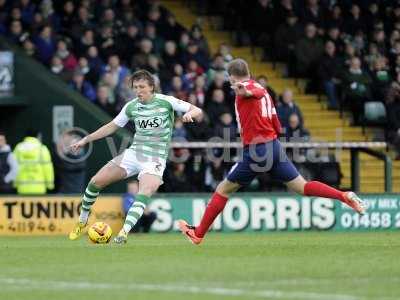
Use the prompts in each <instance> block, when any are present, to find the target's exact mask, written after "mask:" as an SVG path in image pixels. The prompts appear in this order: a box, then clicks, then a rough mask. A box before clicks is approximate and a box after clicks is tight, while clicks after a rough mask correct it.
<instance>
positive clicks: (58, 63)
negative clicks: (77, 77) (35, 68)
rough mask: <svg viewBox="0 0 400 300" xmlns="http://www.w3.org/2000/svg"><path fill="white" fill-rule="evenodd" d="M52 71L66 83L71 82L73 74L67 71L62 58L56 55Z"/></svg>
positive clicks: (52, 62)
mask: <svg viewBox="0 0 400 300" xmlns="http://www.w3.org/2000/svg"><path fill="white" fill-rule="evenodd" d="M50 71H51V72H52V73H53V74H56V75H57V76H59V77H60V78H61V79H62V80H63V81H65V82H68V81H69V80H71V72H68V71H67V70H65V68H64V65H63V63H62V60H61V58H60V57H58V56H57V55H54V56H53V58H52V59H51V63H50Z"/></svg>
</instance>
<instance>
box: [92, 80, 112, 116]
mask: <svg viewBox="0 0 400 300" xmlns="http://www.w3.org/2000/svg"><path fill="white" fill-rule="evenodd" d="M110 98H111V97H110V89H109V88H108V87H107V86H105V85H100V86H99V87H98V88H97V97H96V101H95V103H96V105H97V106H98V107H100V108H101V109H102V110H103V111H105V112H106V113H108V114H109V115H110V116H114V115H115V109H114V106H113V105H112V104H111V103H110V101H111V100H110Z"/></svg>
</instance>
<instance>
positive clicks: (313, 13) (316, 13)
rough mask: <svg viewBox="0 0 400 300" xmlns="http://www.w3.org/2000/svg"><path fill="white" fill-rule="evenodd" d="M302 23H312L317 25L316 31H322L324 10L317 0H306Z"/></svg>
mask: <svg viewBox="0 0 400 300" xmlns="http://www.w3.org/2000/svg"><path fill="white" fill-rule="evenodd" d="M302 21H303V23H305V24H307V23H313V24H315V25H316V26H317V28H318V31H320V32H321V33H323V31H324V30H323V29H324V27H325V26H324V25H325V12H324V11H323V8H322V7H321V6H320V5H319V4H318V0H307V2H306V6H305V9H304V12H303V15H302Z"/></svg>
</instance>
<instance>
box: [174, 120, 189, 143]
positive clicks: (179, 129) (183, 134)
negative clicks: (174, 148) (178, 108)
mask: <svg viewBox="0 0 400 300" xmlns="http://www.w3.org/2000/svg"><path fill="white" fill-rule="evenodd" d="M172 140H173V141H174V142H185V141H187V131H186V128H185V127H184V126H183V122H182V120H181V119H176V120H175V125H174V131H173V132H172Z"/></svg>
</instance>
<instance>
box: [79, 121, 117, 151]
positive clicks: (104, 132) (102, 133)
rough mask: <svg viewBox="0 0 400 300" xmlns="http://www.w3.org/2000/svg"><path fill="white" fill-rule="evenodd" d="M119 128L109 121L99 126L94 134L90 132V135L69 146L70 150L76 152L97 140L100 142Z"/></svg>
mask: <svg viewBox="0 0 400 300" xmlns="http://www.w3.org/2000/svg"><path fill="white" fill-rule="evenodd" d="M119 128H120V127H119V126H118V125H117V124H115V123H114V121H111V122H109V123H107V124H105V125H103V126H101V127H100V128H99V129H97V130H96V131H95V132H92V133H91V134H88V135H87V136H85V137H84V138H82V139H81V140H79V141H78V142H76V143H74V144H72V145H71V150H72V152H77V151H78V150H79V148H82V147H84V146H85V145H86V144H88V143H90V142H94V141H97V140H100V139H102V138H104V137H106V136H109V135H111V134H113V133H114V132H115V131H117V130H118V129H119Z"/></svg>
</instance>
